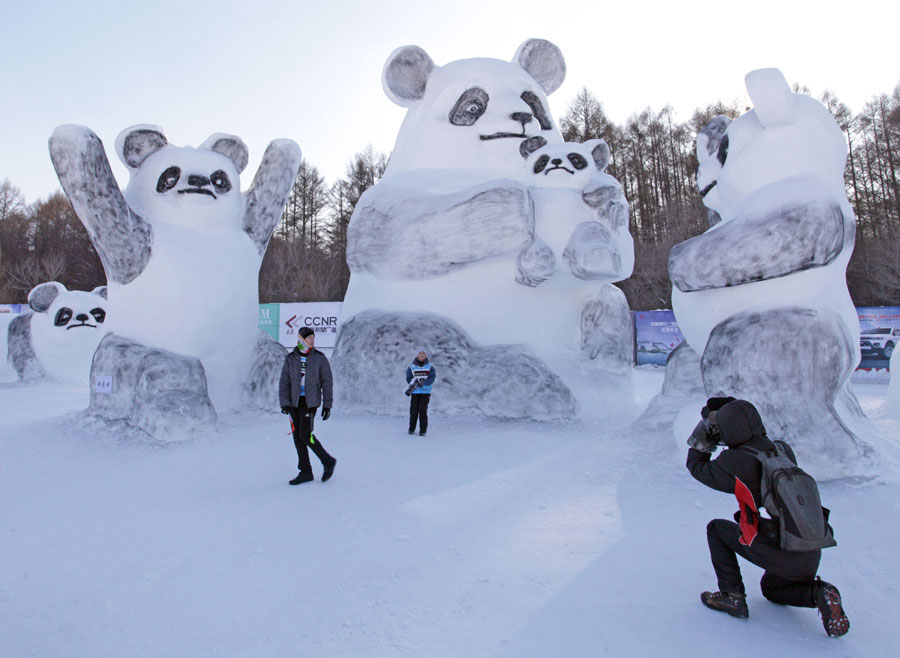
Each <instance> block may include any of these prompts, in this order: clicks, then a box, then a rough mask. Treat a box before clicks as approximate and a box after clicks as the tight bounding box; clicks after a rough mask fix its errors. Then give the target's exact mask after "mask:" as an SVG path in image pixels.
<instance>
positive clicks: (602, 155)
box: [585, 139, 609, 171]
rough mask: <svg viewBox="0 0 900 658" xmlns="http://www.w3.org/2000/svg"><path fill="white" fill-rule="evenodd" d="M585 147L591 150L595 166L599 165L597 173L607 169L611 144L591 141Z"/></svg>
mask: <svg viewBox="0 0 900 658" xmlns="http://www.w3.org/2000/svg"><path fill="white" fill-rule="evenodd" d="M585 146H587V147H588V148H590V149H591V157H593V158H594V164H595V165H597V171H603V170H604V169H606V165H608V164H609V144H607V143H606V140H603V139H589V140H588V141H587V142H585Z"/></svg>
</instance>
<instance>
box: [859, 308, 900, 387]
mask: <svg viewBox="0 0 900 658" xmlns="http://www.w3.org/2000/svg"><path fill="white" fill-rule="evenodd" d="M856 313H857V315H859V356H860V360H859V366H858V367H857V370H856V373H854V379H856V380H857V381H859V380H863V379H864V380H865V381H869V382H873V383H874V382H884V383H887V381H888V380H889V378H890V374H889V373H890V367H891V355H892V354H893V353H894V349H895V348H896V346H897V343H900V306H860V307H857V309H856Z"/></svg>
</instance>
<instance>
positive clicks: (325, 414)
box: [322, 407, 331, 420]
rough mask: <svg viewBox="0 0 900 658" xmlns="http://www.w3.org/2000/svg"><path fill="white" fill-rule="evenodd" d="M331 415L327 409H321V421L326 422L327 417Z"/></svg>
mask: <svg viewBox="0 0 900 658" xmlns="http://www.w3.org/2000/svg"><path fill="white" fill-rule="evenodd" d="M330 415H331V409H329V408H328V407H322V420H328V417H329V416H330Z"/></svg>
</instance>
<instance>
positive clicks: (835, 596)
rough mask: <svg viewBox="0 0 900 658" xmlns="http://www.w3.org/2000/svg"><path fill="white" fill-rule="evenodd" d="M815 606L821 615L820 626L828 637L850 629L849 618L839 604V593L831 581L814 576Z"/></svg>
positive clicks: (843, 633)
mask: <svg viewBox="0 0 900 658" xmlns="http://www.w3.org/2000/svg"><path fill="white" fill-rule="evenodd" d="M816 607H817V608H819V614H820V615H821V616H822V626H824V627H825V632H826V633H828V636H829V637H840V636H842V635H846V634H847V631H849V630H850V620H849V619H847V615H846V614H845V613H844V608H843V607H842V606H841V593H840V592H839V591H838V588H837V587H835V586H834V585H832V584H831V583H826V582H825V581H824V580H822V579H821V578H819V577H818V576H816Z"/></svg>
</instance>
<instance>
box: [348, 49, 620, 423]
mask: <svg viewBox="0 0 900 658" xmlns="http://www.w3.org/2000/svg"><path fill="white" fill-rule="evenodd" d="M564 78H565V61H564V60H563V57H562V54H561V53H560V51H559V49H558V48H557V47H556V46H555V45H553V44H552V43H550V42H548V41H544V40H541V39H530V40H528V41H526V42H525V43H523V44H522V45H521V46H520V47H519V48H518V50H517V51H516V53H515V55H514V57H513V59H512V61H511V62H507V61H502V60H497V59H487V58H473V59H465V60H459V61H454V62H450V63H448V64H445V65H443V66H436V65H435V64H434V62H433V61H432V60H431V58H430V57H429V56H428V54H427V53H426V52H425V51H424V50H422V49H421V48H419V47H417V46H405V47H402V48H398V49H397V50H395V51H394V52H393V53H392V54H391V55H390V56H389V57H388V60H387V62H386V63H385V66H384V70H383V75H382V83H383V86H384V89H385V92H386V94H387V95H388V97H389V98H390V99H391V100H392V101H394V102H395V103H397V104H399V105H401V106H403V107H406V108H407V114H406V118H405V119H404V121H403V125H402V126H401V128H400V131H399V133H398V135H397V140H396V143H395V146H394V149H393V152H392V154H391V159H390V161H389V163H388V166H387V169H386V171H385V173H384V176H383V177H382V179H381V180H380V181H379V182H378V183H377V184H376V185H374V186H373V187H371V188H369V189H368V190H367V191H366V193H365V194H364V195H363V196H362V198H361V199H360V201H359V203H358V204H357V206H356V209H355V211H354V214H353V218H352V220H351V222H350V226H349V228H348V237H347V245H348V246H347V262H348V265H349V267H350V272H351V276H350V284H349V287H348V290H347V294H346V296H345V299H344V306H343V309H342V314H343V316H344V318H347V319H345V320H344V322H343V325H342V328H341V334H340V336H339V337H338V343H337V345H336V347H335V353H334V359H333V363H334V367H335V376H336V377H340V378H342V380H343V381H344V382H345V383H344V385H343V386H342V387H341V390H340V391H339V393H338V394H339V395H340V396H341V397H342V401H343V402H344V403H346V404H348V405H350V406H354V405H355V406H358V407H361V408H369V409H371V408H381V409H387V410H396V411H399V410H400V409H399V404H401V403H399V402H398V401H397V400H396V398H395V397H394V396H392V395H390V393H389V392H390V390H391V388H390V386H385V382H384V381H383V377H384V373H385V372H391V371H392V368H393V367H394V366H393V365H391V364H393V363H394V362H396V361H397V360H400V361H403V360H404V359H405V358H406V357H405V354H406V352H408V351H409V349H410V346H414V345H419V344H426V345H429V346H430V353H431V354H432V355H433V356H434V358H435V359H436V360H440V361H441V362H442V363H444V364H445V366H444V369H443V370H442V371H441V372H442V373H443V374H442V375H441V381H440V382H439V383H440V385H441V390H442V391H443V393H442V395H441V396H440V398H439V399H437V400H436V404H438V405H439V407H440V408H442V409H464V410H472V409H476V410H479V411H481V412H482V413H484V414H486V415H489V416H497V417H518V418H560V417H571V416H572V415H574V414H575V413H576V412H577V410H578V408H579V402H578V399H577V398H576V396H575V394H574V393H573V390H578V391H581V392H585V393H588V388H589V387H588V386H586V385H583V384H584V380H583V379H582V375H583V371H585V370H591V365H590V364H587V362H591V359H590V358H589V357H590V354H591V353H593V354H594V355H595V356H596V355H597V353H598V352H597V350H595V349H594V348H593V347H592V346H591V345H585V344H583V342H582V340H581V338H580V337H581V336H582V334H583V333H584V332H583V331H581V329H580V325H581V323H586V326H587V327H588V331H587V334H588V335H592V336H594V337H595V338H596V337H597V336H599V335H600V334H599V333H597V332H596V327H597V326H598V325H597V320H598V318H599V316H600V315H601V314H599V313H597V312H593V313H591V312H589V313H587V314H585V312H584V311H585V308H586V305H590V304H591V303H593V301H595V300H594V299H593V297H592V295H593V294H594V293H596V290H595V289H596V288H598V287H602V284H603V282H608V281H610V280H615V276H614V275H611V274H609V273H606V272H604V273H603V276H602V277H601V278H598V279H592V278H591V277H592V276H593V275H594V274H599V273H600V270H601V269H603V267H604V266H601V265H600V264H599V261H598V260H596V259H595V257H599V256H600V252H599V251H595V252H593V253H592V254H591V253H590V250H587V251H580V250H570V251H569V252H566V253H564V252H565V251H566V250H565V246H566V242H567V241H568V240H569V239H570V237H571V236H572V231H574V230H575V229H576V227H577V225H578V224H579V223H582V222H593V226H592V228H598V227H600V226H601V222H600V221H599V220H598V218H597V213H598V211H597V209H595V208H592V207H590V206H589V205H586V202H585V200H584V198H583V191H584V190H582V189H574V188H569V189H566V190H564V191H563V192H561V193H560V194H559V195H558V196H559V197H561V198H566V199H567V201H566V202H567V203H568V204H570V207H571V208H573V209H575V210H574V212H575V213H576V214H570V216H569V217H568V218H566V219H563V220H557V221H561V225H560V229H559V231H556V230H552V229H551V222H552V219H551V217H550V214H549V213H544V216H545V218H546V219H547V223H546V224H545V225H543V229H542V228H541V226H542V222H543V221H544V220H542V219H541V218H540V216H541V212H542V211H541V212H539V211H538V210H537V209H536V208H537V206H536V204H539V203H540V198H541V195H542V194H543V192H535V190H537V189H538V188H539V187H540V189H541V190H542V189H543V188H544V187H553V186H554V185H556V183H553V184H547V183H545V182H544V181H537V180H536V178H537V177H536V176H535V175H534V174H533V173H531V172H529V170H528V169H527V168H526V162H525V160H524V159H523V156H525V157H527V156H528V154H529V153H530V152H531V151H533V150H534V149H535V148H537V147H539V146H541V145H553V144H561V143H562V136H561V135H560V133H559V130H558V129H557V127H556V125H555V123H554V121H553V119H552V117H551V115H550V112H549V110H548V105H547V94H550V93H552V92H553V91H555V90H556V89H557V88H558V87H559V86H560V85H561V84H562V82H563V80H564ZM548 148H549V146H548ZM569 148H570V149H571V148H572V147H571V146H570V147H569ZM584 153H586V154H587V155H585V156H584V157H585V159H586V162H587V163H592V164H593V165H594V166H591V167H590V169H591V171H592V172H593V173H595V174H597V175H601V173H602V172H600V171H597V167H596V162H595V160H594V159H593V156H591V155H589V153H590V152H589V151H585V152H584ZM584 173H586V172H584ZM581 175H582V172H579V176H581ZM551 196H553V194H552V193H548V195H547V198H548V199H549V198H550V197H551ZM569 219H572V220H573V221H574V224H572V225H571V226H569V225H566V226H569V230H568V232H567V233H566V230H567V229H566V228H565V227H563V226H562V224H565V222H567V221H569ZM563 233H565V235H562V234H563ZM595 237H597V238H598V241H599V232H598V233H597V234H596V235H595ZM557 239H558V240H559V241H560V244H558V245H557V244H556V242H555V241H557ZM551 243H552V244H554V245H556V246H555V248H556V250H557V253H554V254H553V259H550V258H549V256H548V254H547V253H544V252H541V249H542V248H543V247H544V246H545V245H549V244H551ZM594 244H597V241H595V243H594ZM529 249H531V251H530V252H529ZM551 251H552V249H551ZM538 252H540V253H538ZM559 259H573V262H574V261H579V260H581V261H583V262H581V263H580V265H577V266H575V267H573V268H569V267H566V268H565V277H563V276H562V271H561V268H560V271H556V268H555V267H554V265H553V263H558V262H560V261H559ZM551 261H553V263H551ZM579 267H584V268H585V269H584V270H583V271H581V272H579V275H583V276H582V278H578V276H573V273H574V272H577V271H579ZM626 268H627V264H626V263H625V261H624V259H623V262H622V269H623V271H624V270H625V269H626ZM554 272H556V274H557V275H559V279H558V282H559V285H560V286H561V287H562V288H563V289H564V290H565V292H564V294H560V289H555V288H554V286H556V285H557V278H556V277H555V276H553V273H554ZM625 276H627V274H626V275H625ZM517 277H518V280H517ZM551 277H553V278H552V281H551V280H550V279H551ZM607 277H609V278H607ZM538 284H541V285H538ZM591 308H593V309H594V311H596V309H597V308H598V307H597V306H592V307H591ZM627 333H628V332H627V331H626V334H627ZM385 336H390V337H391V340H388V341H386V340H384V337H385ZM586 354H587V355H588V356H585V355H586ZM360 363H367V364H369V365H370V367H367V368H364V369H363V368H360V367H359V364H360ZM535 400H540V403H539V404H535V403H534V401H535ZM591 408H592V409H593V408H594V405H591Z"/></svg>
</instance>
